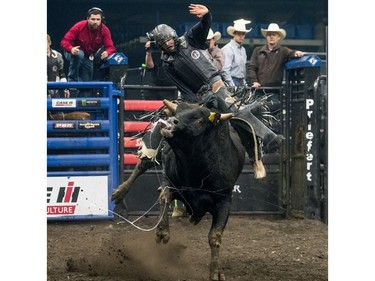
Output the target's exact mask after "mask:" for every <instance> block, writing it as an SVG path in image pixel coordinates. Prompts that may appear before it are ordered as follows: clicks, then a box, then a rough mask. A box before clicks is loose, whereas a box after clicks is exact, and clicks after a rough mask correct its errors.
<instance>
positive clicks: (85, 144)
mask: <svg viewBox="0 0 375 281" xmlns="http://www.w3.org/2000/svg"><path fill="white" fill-rule="evenodd" d="M109 141H110V139H109V137H91V138H90V137H82V138H70V137H67V138H48V140H47V149H61V147H64V149H85V148H87V149H94V148H98V149H99V148H108V147H109V145H110V142H109Z"/></svg>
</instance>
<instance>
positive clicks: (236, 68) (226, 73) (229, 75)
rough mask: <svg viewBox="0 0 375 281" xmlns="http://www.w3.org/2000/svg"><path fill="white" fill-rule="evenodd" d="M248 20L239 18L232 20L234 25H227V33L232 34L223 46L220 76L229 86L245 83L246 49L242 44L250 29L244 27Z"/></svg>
mask: <svg viewBox="0 0 375 281" xmlns="http://www.w3.org/2000/svg"><path fill="white" fill-rule="evenodd" d="M249 23H251V21H249V20H244V19H239V20H235V21H234V26H228V28H227V32H228V34H230V35H232V36H233V39H231V40H230V42H229V43H227V44H226V45H225V46H224V47H223V48H222V50H223V52H224V55H225V63H224V67H223V69H222V77H223V80H224V82H225V83H226V84H227V86H229V87H234V86H236V87H241V86H244V85H245V84H246V61H247V55H246V50H245V48H244V47H243V46H242V43H243V42H244V40H245V36H246V34H247V33H248V32H250V31H251V28H250V29H246V24H249Z"/></svg>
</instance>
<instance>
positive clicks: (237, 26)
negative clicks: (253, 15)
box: [227, 19, 252, 36]
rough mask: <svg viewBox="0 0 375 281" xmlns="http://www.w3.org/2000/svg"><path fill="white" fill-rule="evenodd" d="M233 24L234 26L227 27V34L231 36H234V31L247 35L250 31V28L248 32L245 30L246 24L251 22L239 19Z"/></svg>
mask: <svg viewBox="0 0 375 281" xmlns="http://www.w3.org/2000/svg"><path fill="white" fill-rule="evenodd" d="M233 23H234V26H228V27H227V32H228V34H229V35H232V36H234V32H235V31H239V32H245V33H248V32H250V31H251V29H252V28H250V29H249V30H247V29H246V24H248V23H251V21H249V20H244V19H239V20H235V21H233Z"/></svg>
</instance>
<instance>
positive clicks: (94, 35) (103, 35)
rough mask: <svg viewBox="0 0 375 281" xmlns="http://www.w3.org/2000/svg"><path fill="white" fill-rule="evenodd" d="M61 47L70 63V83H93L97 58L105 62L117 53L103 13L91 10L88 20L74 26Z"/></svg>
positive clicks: (98, 9) (65, 36)
mask: <svg viewBox="0 0 375 281" xmlns="http://www.w3.org/2000/svg"><path fill="white" fill-rule="evenodd" d="M61 47H62V48H63V50H64V56H65V58H66V59H67V61H69V72H68V81H69V82H73V81H75V82H81V81H92V79H93V73H94V59H95V57H97V58H100V60H102V61H103V60H105V59H107V58H108V57H109V56H110V55H112V54H113V53H114V52H115V51H116V49H115V47H114V44H113V41H112V38H111V32H110V30H109V29H108V27H107V26H106V25H105V23H104V13H103V11H102V10H101V9H100V8H97V7H93V8H91V9H89V10H88V11H87V19H86V20H82V21H79V22H77V23H76V24H74V25H73V27H72V28H70V29H69V31H68V32H67V33H66V34H65V35H64V38H63V39H62V40H61Z"/></svg>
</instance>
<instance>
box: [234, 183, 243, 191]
mask: <svg viewBox="0 0 375 281" xmlns="http://www.w3.org/2000/svg"><path fill="white" fill-rule="evenodd" d="M233 192H238V193H241V190H240V185H239V184H236V185H235V186H234V187H233Z"/></svg>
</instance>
